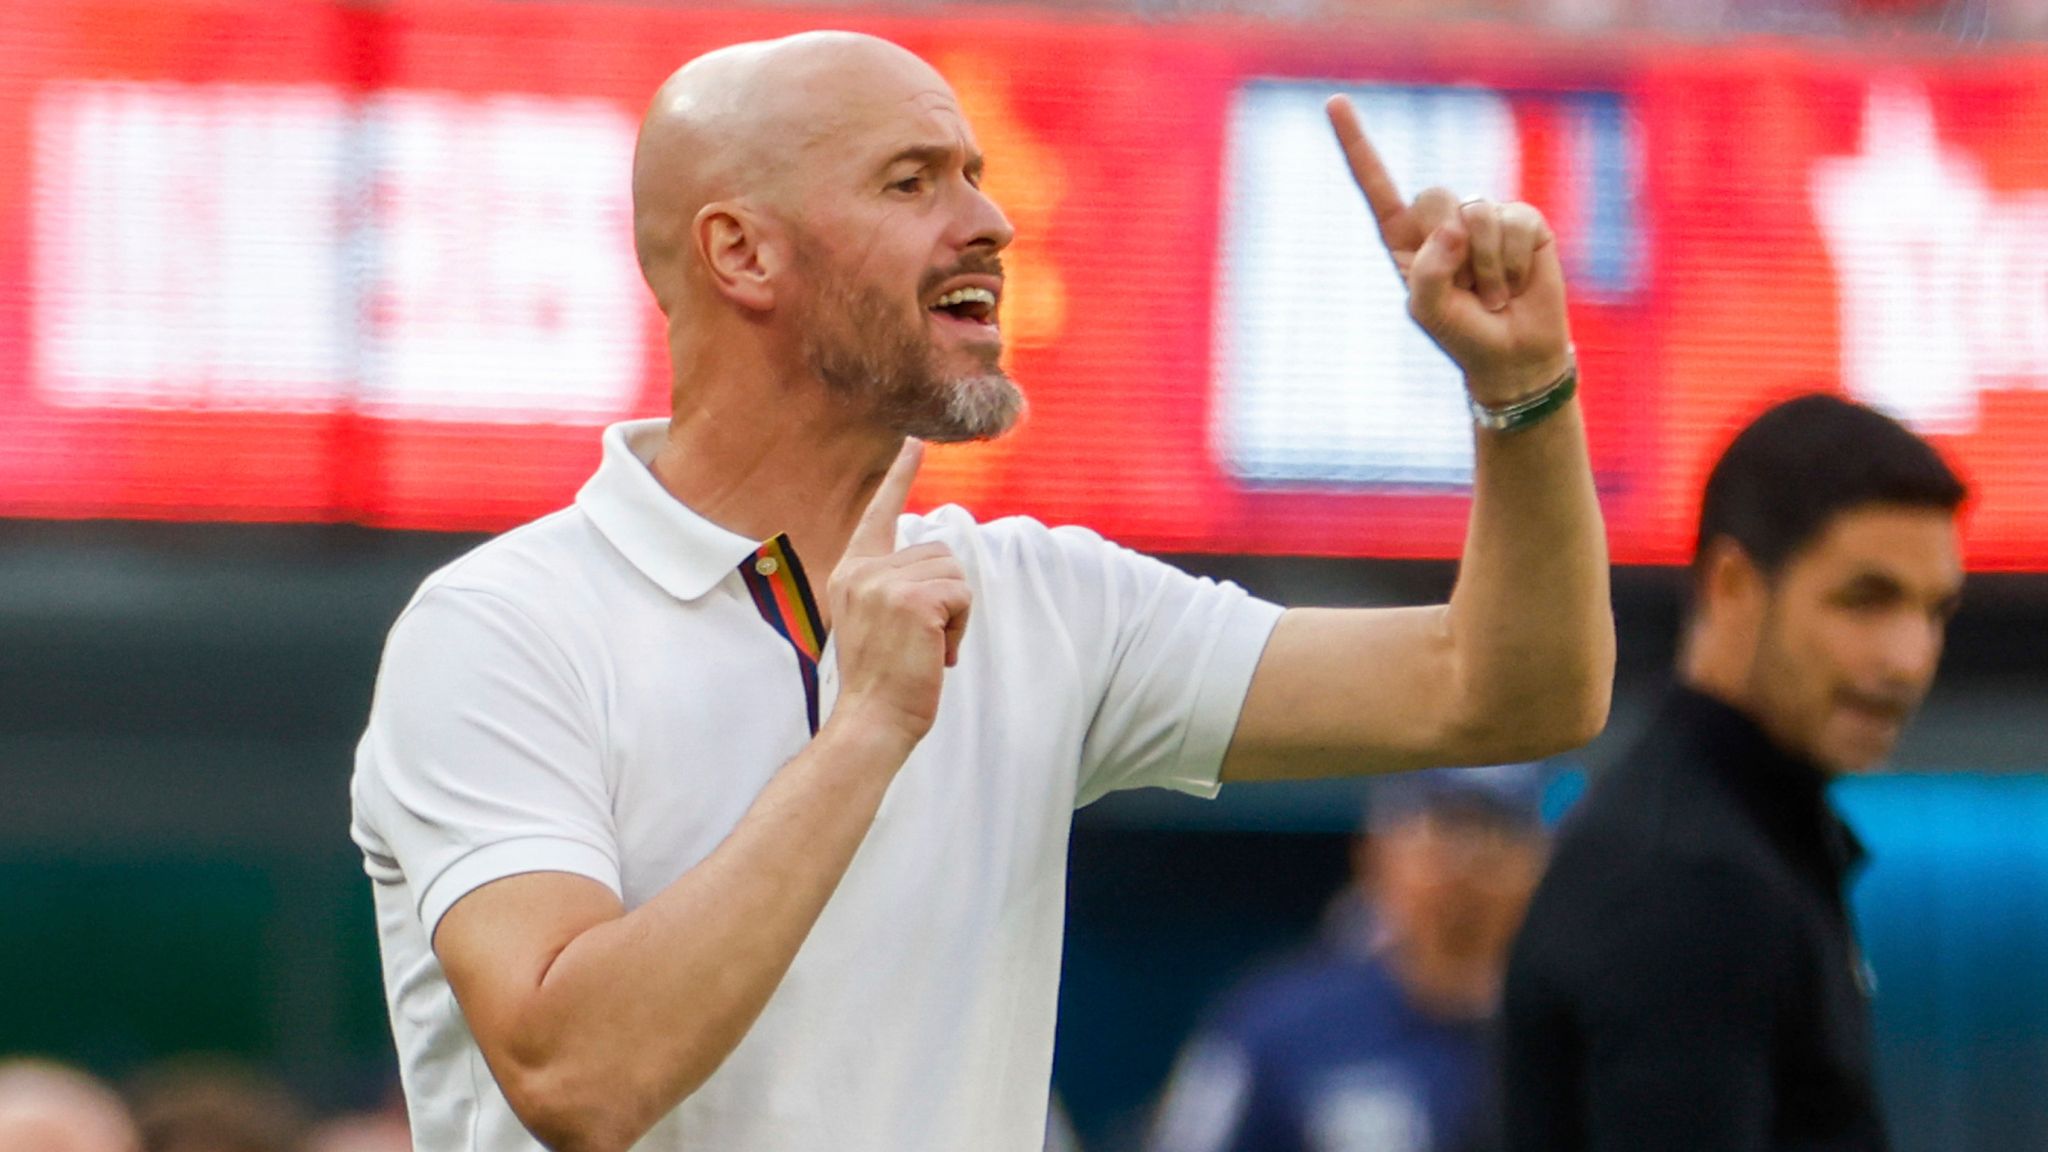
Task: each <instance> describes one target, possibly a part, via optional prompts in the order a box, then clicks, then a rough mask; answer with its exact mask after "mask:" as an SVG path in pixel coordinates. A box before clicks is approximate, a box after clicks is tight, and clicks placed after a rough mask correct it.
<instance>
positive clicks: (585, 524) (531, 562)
mask: <svg viewBox="0 0 2048 1152" xmlns="http://www.w3.org/2000/svg"><path fill="white" fill-rule="evenodd" d="M629 570H630V566H629V565H626V564H625V563H624V561H623V560H622V559H621V558H620V557H619V555H618V553H617V551H616V549H614V548H613V547H612V546H611V544H610V542H609V541H607V540H606V539H605V538H604V534H603V533H601V532H599V531H598V530H597V528H596V526H595V525H593V524H592V523H591V522H590V519H589V517H587V516H586V515H584V514H583V512H582V510H581V509H578V508H574V507H571V508H565V509H562V510H561V511H559V512H554V513H551V514H549V515H547V516H543V517H541V518H540V519H538V520H534V521H532V522H530V523H527V524H523V525H521V526H520V527H517V528H514V529H512V530H511V531H509V532H506V533H505V534H503V535H501V536H496V537H493V538H492V539H490V540H487V541H485V542H484V543H482V544H479V545H478V546H477V547H475V548H473V549H471V550H470V551H468V552H466V553H464V554H463V555H461V556H459V557H457V558H455V559H454V560H452V561H450V562H449V563H447V564H445V565H443V566H442V567H441V568H440V569H438V570H436V571H435V572H433V573H431V574H430V575H428V576H427V578H426V579H425V580H423V581H421V582H420V586H419V588H418V590H417V591H415V592H414V593H413V596H412V599H411V600H410V601H408V602H407V604H406V607H405V609H404V611H403V612H401V613H400V615H399V624H400V625H405V624H408V623H410V622H412V621H413V619H414V618H415V617H420V616H429V615H437V614H439V613H438V612H437V611H436V609H438V608H441V607H444V606H447V605H450V604H463V605H468V606H471V607H473V608H477V609H480V610H483V611H486V612H490V613H492V614H495V615H500V616H508V617H518V618H522V619H525V620H527V621H528V622H530V623H533V624H535V625H538V626H544V627H547V628H548V629H549V630H550V631H555V630H560V629H561V626H562V625H565V624H568V623H572V622H574V621H576V620H579V619H584V620H588V619H589V615H588V610H589V609H592V608H594V607H595V606H597V605H598V604H601V603H602V602H603V601H604V600H605V599H606V597H605V595H604V593H603V588H604V586H605V584H606V582H607V581H608V580H612V579H616V578H617V576H618V575H619V574H621V573H624V572H628V571H629ZM489 605H496V607H495V608H490V607H489Z"/></svg>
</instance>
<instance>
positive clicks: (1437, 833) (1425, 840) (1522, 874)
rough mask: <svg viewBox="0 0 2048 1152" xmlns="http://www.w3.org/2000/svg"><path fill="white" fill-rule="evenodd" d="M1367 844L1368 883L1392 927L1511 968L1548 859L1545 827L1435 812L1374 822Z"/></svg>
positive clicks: (1441, 948) (1435, 946) (1442, 950)
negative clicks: (1513, 952) (1514, 945)
mask: <svg viewBox="0 0 2048 1152" xmlns="http://www.w3.org/2000/svg"><path fill="white" fill-rule="evenodd" d="M1366 848H1367V851H1368V853H1369V862H1368V864H1367V885H1368V888H1369V891H1370V893H1371V897H1372V901H1373V906H1374V907H1375V909H1376V910H1377V914H1378V916H1379V917H1380V919H1381V920H1382V921H1383V922H1385V924H1386V926H1387V928H1388V929H1389V930H1391V931H1392V932H1394V933H1396V934H1398V935H1401V936H1404V937H1406V938H1408V939H1409V940H1411V941H1413V942H1415V943H1416V944H1418V945H1420V946H1422V947H1423V948H1425V949H1427V950H1428V951H1430V952H1432V953H1435V954H1438V955H1442V956H1447V957H1459V958H1463V959H1466V960H1471V961H1480V962H1484V963H1487V964H1490V965H1498V966H1499V968H1500V970H1501V971H1503V972H1504V971H1505V970H1506V966H1507V954H1508V948H1509V946H1510V945H1511V944H1512V943H1513V942H1514V937H1515V932H1516V931H1517V930H1518V929H1519V928H1520V927H1521V924H1522V916H1523V914H1524V913H1525V912H1527V911H1528V907H1529V897H1530V894H1531V893H1533V892H1534V891H1535V888H1536V882H1537V880H1538V879H1540V878H1541V877H1542V874H1543V866H1544V863H1545V861H1546V860H1547V859H1548V841H1547V839H1546V838H1545V836H1544V834H1543V832H1542V830H1541V829H1539V828H1537V827H1535V826H1533V825H1523V824H1520V823H1516V822H1511V821H1507V820H1502V819H1498V818H1489V817H1484V816H1480V815H1477V814H1469V813H1438V812H1432V813H1428V814H1422V815H1416V816H1412V817H1408V818H1405V819H1402V820H1399V821H1397V822H1395V823H1393V824H1392V825H1390V826H1388V827H1386V828H1375V829H1374V830H1373V832H1372V833H1371V834H1370V835H1369V836H1368V837H1367V840H1366Z"/></svg>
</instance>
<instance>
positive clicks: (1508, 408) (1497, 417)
mask: <svg viewBox="0 0 2048 1152" xmlns="http://www.w3.org/2000/svg"><path fill="white" fill-rule="evenodd" d="M1578 394H1579V361H1578V358H1577V357H1576V356H1575V357H1573V358H1572V362H1571V365H1570V366H1569V367H1567V368H1566V369H1565V370H1564V375H1562V376H1559V377H1558V378H1557V380H1556V381H1555V382H1553V383H1552V384H1551V385H1550V387H1548V388H1545V389H1544V390H1543V391H1541V392H1538V393H1536V394H1535V395H1534V396H1531V397H1529V398H1528V399H1526V400H1517V401H1515V402H1514V403H1512V404H1503V405H1501V406H1500V407H1498V408H1489V407H1487V406H1486V405H1484V404H1481V403H1480V402H1479V401H1478V400H1474V399H1470V398H1468V402H1469V403H1470V404H1471V406H1472V422H1473V423H1474V424H1477V425H1478V426H1480V427H1481V428H1484V429H1486V430H1487V431H1488V432H1520V431H1521V430H1522V429H1524V428H1533V427H1535V426H1536V425H1538V424H1541V423H1542V422H1543V421H1545V420H1548V419H1549V418H1550V417H1551V416H1552V415H1553V414H1555V413H1556V412H1557V410H1558V409H1560V408H1562V407H1564V406H1565V405H1566V404H1569V403H1571V399H1572V397H1574V396H1576V395H1578Z"/></svg>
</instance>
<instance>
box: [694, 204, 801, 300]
mask: <svg viewBox="0 0 2048 1152" xmlns="http://www.w3.org/2000/svg"><path fill="white" fill-rule="evenodd" d="M690 232H691V237H692V239H694V240H695V241H696V244H697V255H698V257H699V258H700V259H701V260H702V261H703V262H704V270H705V274H706V276H708V277H709V278H710V280H711V285H712V287H713V288H714V289H715V290H716V291H717V292H718V293H719V294H720V295H721V296H724V297H725V298H726V299H728V300H731V301H732V302H733V303H735V304H737V305H739V306H740V307H742V308H745V309H748V310H749V311H755V312H766V311H768V310H769V309H771V308H773V307H774V306H775V295H776V288H777V287H778V275H779V273H781V271H782V269H783V266H784V264H785V263H786V260H785V258H784V245H783V243H782V240H781V237H780V236H779V234H777V233H776V232H775V230H774V229H773V228H772V227H771V226H770V224H769V221H768V220H766V219H765V218H763V217H762V216H761V215H760V214H759V213H757V212H755V211H753V210H752V209H750V208H749V207H747V206H746V205H744V204H739V203H735V202H732V201H717V202H713V203H710V204H706V205H705V206H704V207H703V208H701V209H699V210H698V211H697V216H696V218H695V219H694V220H692V221H691V228H690Z"/></svg>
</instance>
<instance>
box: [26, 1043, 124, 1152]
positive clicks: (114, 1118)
mask: <svg viewBox="0 0 2048 1152" xmlns="http://www.w3.org/2000/svg"><path fill="white" fill-rule="evenodd" d="M141 1148H142V1140H141V1137H140V1136H139V1135H138V1134H137V1133H136V1130H135V1122H134V1121H133V1120H131V1119H130V1118H129V1115H128V1108H127V1105H125V1104H123V1103H122V1102H121V1098H120V1097H119V1096H117V1095H115V1094H114V1091H113V1089H111V1088H108V1087H107V1086H106V1085H104V1084H102V1083H100V1082H99V1081H98V1080H95V1079H93V1078H92V1077H91V1076H88V1075H86V1074H85V1073H83V1072H80V1071H78V1070H77V1069H75V1068H71V1067H68V1066H66V1065H63V1064H56V1063H52V1062H49V1061H43V1060H22V1059H13V1060H0V1152H140V1150H141Z"/></svg>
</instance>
